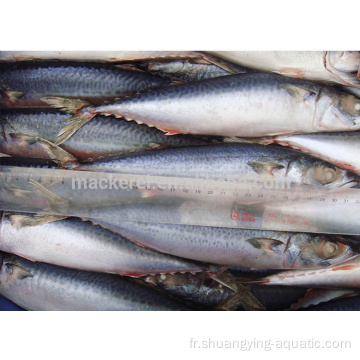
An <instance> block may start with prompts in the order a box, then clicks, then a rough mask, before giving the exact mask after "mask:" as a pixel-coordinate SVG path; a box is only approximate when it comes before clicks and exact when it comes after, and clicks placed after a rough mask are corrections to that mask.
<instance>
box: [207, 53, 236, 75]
mask: <svg viewBox="0 0 360 360" xmlns="http://www.w3.org/2000/svg"><path fill="white" fill-rule="evenodd" d="M204 59H205V60H206V61H207V62H208V63H210V64H213V65H216V66H217V67H219V68H221V69H223V70H225V71H227V72H229V73H230V74H238V73H239V70H238V69H237V67H236V65H235V64H232V63H231V62H230V61H227V60H224V59H221V58H219V57H217V56H214V55H211V54H205V56H204Z"/></svg>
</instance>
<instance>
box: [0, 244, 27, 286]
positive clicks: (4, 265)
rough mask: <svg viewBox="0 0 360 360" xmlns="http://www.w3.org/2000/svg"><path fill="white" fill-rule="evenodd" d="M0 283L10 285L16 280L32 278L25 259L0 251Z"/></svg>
mask: <svg viewBox="0 0 360 360" xmlns="http://www.w3.org/2000/svg"><path fill="white" fill-rule="evenodd" d="M0 264H1V265H0V285H1V286H4V287H10V286H11V285H13V284H16V282H18V281H22V280H24V279H26V278H32V277H33V274H31V272H30V271H29V269H27V266H26V261H25V260H24V259H21V258H20V257H18V256H16V255H12V254H8V253H5V252H2V251H0Z"/></svg>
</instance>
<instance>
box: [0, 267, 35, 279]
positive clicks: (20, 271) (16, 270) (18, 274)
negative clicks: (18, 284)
mask: <svg viewBox="0 0 360 360" xmlns="http://www.w3.org/2000/svg"><path fill="white" fill-rule="evenodd" d="M5 265H6V266H8V267H9V268H11V270H12V274H11V276H13V277H15V278H16V279H18V280H23V279H26V278H28V277H34V275H33V274H31V273H30V272H29V271H27V270H26V269H24V268H23V267H22V266H20V265H15V264H11V263H5Z"/></svg>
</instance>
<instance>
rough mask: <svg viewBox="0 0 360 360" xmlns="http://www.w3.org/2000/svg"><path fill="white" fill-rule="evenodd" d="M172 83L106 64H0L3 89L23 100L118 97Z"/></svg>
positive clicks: (1, 87) (0, 85)
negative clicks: (19, 93)
mask: <svg viewBox="0 0 360 360" xmlns="http://www.w3.org/2000/svg"><path fill="white" fill-rule="evenodd" d="M169 83H170V81H169V80H167V79H163V78H161V77H158V76H155V75H151V74H146V73H140V72H134V71H127V70H122V69H118V68H116V67H114V66H113V65H107V64H96V63H81V64H79V63H71V62H56V61H55V62H51V61H49V62H25V63H24V62H20V63H11V64H0V90H3V91H17V92H21V93H23V96H22V98H23V99H41V98H42V97H44V96H50V95H52V96H64V97H76V98H102V97H105V98H106V97H112V98H116V97H118V96H125V95H130V94H134V93H137V92H139V91H145V90H149V89H152V88H156V87H160V86H166V85H168V84H169Z"/></svg>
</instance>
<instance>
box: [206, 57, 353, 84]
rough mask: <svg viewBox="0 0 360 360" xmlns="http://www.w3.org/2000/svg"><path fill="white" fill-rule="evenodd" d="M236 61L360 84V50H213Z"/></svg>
mask: <svg viewBox="0 0 360 360" xmlns="http://www.w3.org/2000/svg"><path fill="white" fill-rule="evenodd" d="M210 53H211V54H212V55H216V56H219V57H221V58H224V59H226V60H228V61H231V62H234V63H236V64H239V65H242V66H247V67H250V68H254V69H257V70H260V71H270V72H275V73H278V74H281V75H285V76H290V77H295V78H302V79H310V80H317V81H324V82H329V83H335V84H342V85H347V86H356V87H360V81H359V80H357V78H356V74H357V72H358V69H359V65H360V51H211V52H210Z"/></svg>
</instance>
